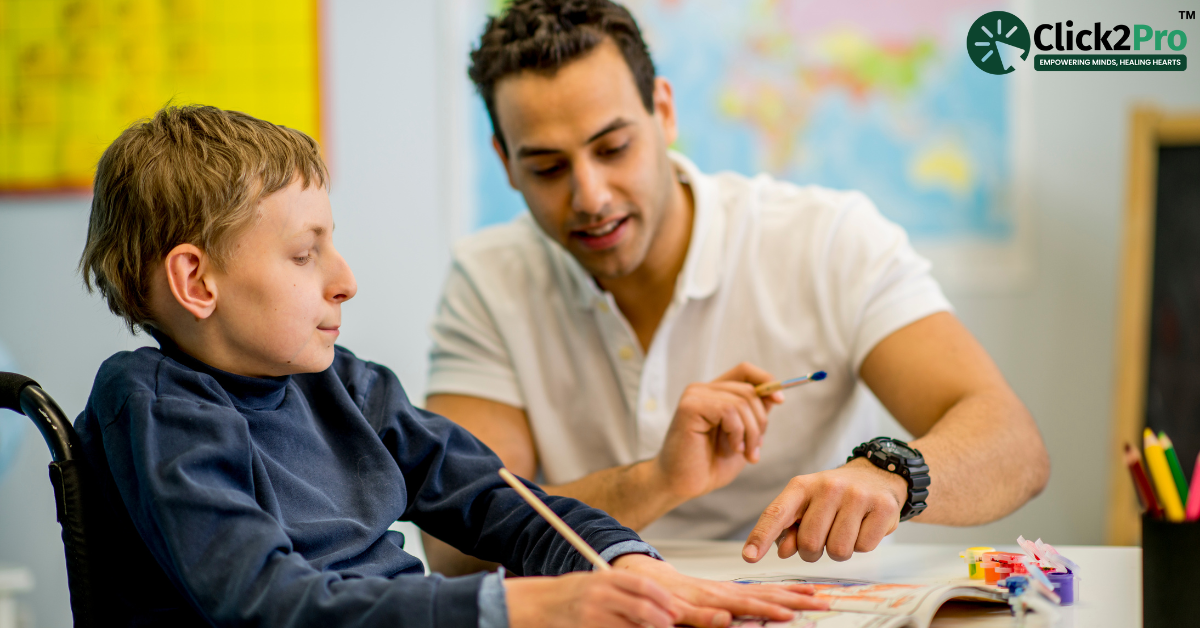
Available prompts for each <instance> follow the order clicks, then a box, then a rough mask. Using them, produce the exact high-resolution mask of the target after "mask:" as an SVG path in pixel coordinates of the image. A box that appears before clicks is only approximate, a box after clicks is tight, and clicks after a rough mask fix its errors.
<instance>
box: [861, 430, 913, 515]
mask: <svg viewBox="0 0 1200 628" xmlns="http://www.w3.org/2000/svg"><path fill="white" fill-rule="evenodd" d="M855 458H866V459H867V460H870V461H871V464H873V465H875V466H877V467H879V468H880V469H883V470H884V471H890V472H892V473H895V474H896V475H899V476H900V477H902V478H904V481H905V482H908V499H907V500H905V502H904V507H903V508H901V509H900V520H901V521H908V520H909V519H912V518H913V517H915V516H917V515H919V514H921V512H922V511H924V510H925V498H926V497H929V465H927V464H925V457H924V456H922V455H921V452H919V451H917V450H916V449H913V448H912V447H909V446H908V443H906V442H904V441H902V440H896V439H894V438H888V437H886V436H880V437H879V438H872V439H871V440H869V441H867V442H865V443H863V444H861V445H859V446H858V447H855V448H854V451H852V452H850V457H849V458H846V462H850V461H851V460H854V459H855Z"/></svg>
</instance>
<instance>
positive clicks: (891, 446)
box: [879, 440, 919, 458]
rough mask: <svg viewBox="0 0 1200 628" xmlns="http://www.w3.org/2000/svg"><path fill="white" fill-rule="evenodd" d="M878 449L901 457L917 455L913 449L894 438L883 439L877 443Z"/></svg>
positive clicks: (914, 456)
mask: <svg viewBox="0 0 1200 628" xmlns="http://www.w3.org/2000/svg"><path fill="white" fill-rule="evenodd" d="M879 450H880V451H882V452H884V453H886V454H895V455H897V456H900V457H901V458H916V457H918V456H919V454H917V452H915V451H913V449H912V447H909V446H907V445H905V444H903V443H899V442H896V441H894V440H887V441H883V442H882V443H880V444H879Z"/></svg>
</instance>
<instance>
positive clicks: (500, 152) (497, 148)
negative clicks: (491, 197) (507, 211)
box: [492, 135, 519, 191]
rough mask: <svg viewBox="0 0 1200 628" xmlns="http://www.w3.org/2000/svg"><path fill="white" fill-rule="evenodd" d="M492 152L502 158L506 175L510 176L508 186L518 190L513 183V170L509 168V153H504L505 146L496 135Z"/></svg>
mask: <svg viewBox="0 0 1200 628" xmlns="http://www.w3.org/2000/svg"><path fill="white" fill-rule="evenodd" d="M492 150H494V151H496V156H497V157H499V158H500V164H501V165H503V166H504V174H505V175H506V176H508V186H509V187H511V188H512V189H514V190H516V189H517V184H516V183H513V176H512V169H511V168H509V167H508V153H506V152H504V146H502V145H501V144H500V139H499V138H497V137H496V136H495V135H493V136H492ZM518 191H519V190H518Z"/></svg>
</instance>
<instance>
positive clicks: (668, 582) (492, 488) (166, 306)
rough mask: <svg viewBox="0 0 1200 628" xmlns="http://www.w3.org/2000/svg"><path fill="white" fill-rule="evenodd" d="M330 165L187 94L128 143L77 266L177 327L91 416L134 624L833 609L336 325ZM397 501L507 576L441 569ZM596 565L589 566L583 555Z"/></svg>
mask: <svg viewBox="0 0 1200 628" xmlns="http://www.w3.org/2000/svg"><path fill="white" fill-rule="evenodd" d="M328 180H329V175H328V172H327V170H326V168H325V164H324V163H323V162H322V160H321V157H320V153H319V149H318V147H317V144H316V143H315V142H314V141H313V140H312V139H311V138H309V137H307V136H306V135H304V134H303V133H300V132H298V131H295V130H291V129H287V128H285V127H281V126H276V125H273V124H270V123H268V122H265V121H262V120H258V119H255V118H252V117H250V116H247V115H245V114H241V113H237V112H231V111H223V110H220V109H216V108H212V107H199V106H196V107H192V106H189V107H169V108H166V109H163V110H162V111H160V112H158V113H157V114H156V115H155V116H154V117H153V119H151V120H148V121H144V122H142V123H138V124H136V125H134V126H132V127H130V128H129V129H128V130H126V131H125V132H124V133H122V135H121V136H120V137H119V138H118V139H117V140H116V141H115V142H114V143H113V144H112V146H110V147H109V148H108V150H107V151H106V152H105V153H104V156H103V157H102V158H101V160H100V163H99V166H98V168H97V173H96V183H95V196H94V198H93V201H92V213H91V221H90V224H89V228H88V238H87V245H86V248H85V250H84V253H83V256H82V259H81V261H80V269H81V271H82V273H83V276H84V280H85V283H86V284H87V286H88V288H89V289H95V290H97V291H99V292H100V293H101V294H102V295H103V297H104V298H105V300H106V301H107V303H108V306H109V308H110V309H111V310H112V311H113V313H114V314H116V315H118V316H120V317H121V318H123V319H124V320H125V322H126V323H127V324H128V325H129V327H130V329H131V330H137V329H142V330H144V331H147V332H148V333H150V334H151V335H152V336H153V337H154V339H155V340H156V341H157V342H158V343H159V345H160V348H159V349H153V348H148V347H147V348H142V349H138V350H137V351H132V352H122V353H118V354H116V355H114V356H113V357H111V358H109V359H108V360H107V361H105V362H104V364H103V365H102V366H101V367H100V370H99V373H98V374H97V376H96V381H95V384H94V386H93V389H92V392H91V395H90V397H89V399H88V403H87V406H86V408H85V410H84V412H83V413H82V414H81V415H80V416H79V418H78V419H77V420H76V422H75V427H76V430H77V431H78V432H79V434H80V438H81V441H82V443H83V445H84V450H85V453H86V455H87V458H88V460H89V462H90V463H91V465H92V466H93V467H94V468H95V470H96V474H97V476H98V479H99V485H100V488H101V493H102V497H103V501H104V507H105V510H106V512H105V514H106V517H105V521H104V530H103V535H104V538H107V539H111V543H110V547H109V548H108V549H107V553H106V554H105V555H104V556H101V557H98V560H99V561H100V563H101V564H100V565H99V569H98V571H99V573H100V574H101V577H102V578H104V579H105V581H106V582H108V583H109V584H110V586H111V587H112V588H113V589H114V596H113V597H114V598H115V599H112V600H109V604H110V605H111V606H112V607H113V612H114V613H115V616H113V617H111V618H109V619H110V620H111V622H112V623H114V624H136V625H172V626H174V625H192V624H199V625H206V624H207V625H241V624H253V625H260V626H341V625H354V626H376V625H377V626H390V627H394V626H464V627H467V626H469V627H472V628H474V627H476V626H479V627H485V626H486V627H488V628H492V627H503V626H513V627H514V628H515V627H518V626H656V627H665V626H670V625H673V624H675V623H686V624H692V625H701V626H720V625H725V624H727V623H729V621H730V618H731V616H732V615H754V616H762V617H768V618H771V619H775V620H784V619H787V618H789V617H791V615H792V612H791V609H804V608H820V607H822V606H823V605H822V604H821V603H820V602H818V601H817V600H815V599H814V598H812V597H810V596H809V595H807V593H811V589H809V588H805V587H791V588H788V587H744V586H739V585H734V584H730V583H716V582H709V581H703V580H698V579H693V578H688V577H685V576H682V575H680V574H679V573H678V572H676V571H675V570H674V569H673V568H672V567H671V566H670V565H668V564H666V563H664V562H662V561H661V560H659V559H658V558H657V554H656V553H655V551H654V549H653V548H652V547H650V546H649V545H647V544H645V543H644V542H642V541H641V539H639V538H638V536H637V535H636V534H635V533H633V532H632V531H631V530H629V529H627V528H624V527H622V526H621V525H619V524H618V523H617V522H616V521H615V520H613V519H611V518H610V517H608V516H607V515H606V514H604V513H603V512H601V511H599V510H596V509H593V508H589V507H587V506H586V505H584V504H582V503H581V502H578V501H575V500H572V499H569V498H564V497H551V496H547V495H545V494H544V493H542V492H541V491H540V489H538V488H537V487H536V486H534V485H532V484H528V486H529V487H530V489H531V490H533V491H535V492H536V493H537V494H538V496H539V497H540V498H541V499H543V500H544V501H545V502H546V503H547V504H548V505H549V506H550V508H552V509H553V510H554V511H555V512H556V513H557V514H558V515H559V516H560V517H562V519H564V520H565V521H566V522H567V523H568V524H569V525H570V526H571V527H572V528H573V529H574V530H575V531H577V532H578V533H579V535H580V536H581V537H582V538H583V539H585V540H586V541H587V542H588V543H589V544H590V545H591V546H592V547H594V548H595V549H596V550H597V551H599V552H600V554H601V555H602V556H603V558H604V559H605V560H607V561H609V562H610V563H612V565H613V567H614V569H613V570H611V571H606V572H591V571H590V569H591V566H590V565H589V563H588V562H587V560H586V559H585V558H584V557H583V556H582V555H580V554H579V553H578V552H577V551H576V550H575V549H573V548H572V547H571V546H570V545H569V544H568V543H567V542H566V540H564V539H563V538H562V537H560V536H559V535H558V534H557V533H555V532H554V530H553V529H552V528H551V527H550V526H549V525H548V524H547V523H546V522H545V521H544V520H542V519H541V518H540V517H539V516H538V515H537V514H536V513H535V511H534V510H533V509H532V508H531V507H529V506H528V505H527V504H526V503H525V502H524V501H523V500H522V498H521V497H520V496H518V495H517V493H516V492H515V491H514V490H513V489H512V488H510V487H509V486H507V485H506V484H505V483H504V481H503V480H502V479H501V478H500V476H499V475H498V474H497V471H498V470H499V469H500V467H501V463H500V460H499V458H497V457H496V456H495V455H494V454H493V453H492V452H491V451H490V450H489V449H487V448H486V447H485V446H484V445H483V444H482V443H480V442H479V441H478V440H476V439H475V438H474V437H473V436H471V435H470V434H469V433H468V432H466V431H465V430H463V429H461V428H459V427H458V426H457V425H455V424H453V423H451V422H450V421H447V420H445V419H443V418H442V417H440V416H437V415H434V414H430V413H428V412H425V411H423V410H420V409H418V408H415V407H413V406H412V405H411V404H410V403H409V400H408V398H407V397H406V395H405V393H404V390H403V388H402V387H401V385H400V382H399V381H398V380H397V378H396V376H395V375H394V374H393V373H392V372H391V371H390V370H388V369H387V368H385V367H383V366H380V365H378V364H373V363H370V362H365V361H363V360H360V359H358V358H357V357H355V356H354V354H353V353H351V352H350V351H348V350H346V349H343V348H341V347H338V346H336V345H335V341H336V340H337V337H338V330H339V327H340V325H341V306H342V304H343V303H344V302H346V301H348V300H350V299H351V298H353V297H354V295H355V292H356V291H357V286H356V284H355V281H354V275H353V273H352V272H351V270H350V268H349V266H348V265H347V264H346V261H345V260H344V259H343V258H342V256H341V255H340V254H339V253H338V251H337V249H336V248H335V247H334V244H333V230H334V222H333V217H332V212H331V207H330V203H329V196H328V193H327V190H328V182H329V181H328ZM397 519H403V520H408V521H413V522H415V523H416V524H418V525H419V526H421V527H422V528H423V529H424V530H426V531H428V532H430V533H431V534H433V535H435V536H437V537H439V538H440V539H442V540H444V541H446V542H447V543H449V544H451V545H453V546H455V547H456V548H458V549H459V550H461V551H464V552H466V553H468V554H472V555H475V556H477V557H479V558H482V559H485V560H489V561H496V562H499V563H501V564H503V565H504V566H505V567H506V568H507V569H508V571H509V572H510V574H511V575H517V576H553V577H542V578H508V579H505V578H504V577H503V574H502V573H493V574H482V573H481V574H476V575H473V576H466V577H462V578H445V577H442V576H440V575H437V574H433V575H430V576H426V575H424V568H423V566H422V565H421V563H420V561H419V560H417V559H416V558H415V557H413V556H411V555H409V554H408V553H406V552H405V551H404V537H403V535H401V534H399V533H397V532H394V531H389V530H388V527H389V526H390V525H391V524H392V523H393V522H394V521H396V520H397ZM572 572H580V573H572Z"/></svg>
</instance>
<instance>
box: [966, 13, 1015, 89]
mask: <svg viewBox="0 0 1200 628" xmlns="http://www.w3.org/2000/svg"><path fill="white" fill-rule="evenodd" d="M993 29H994V30H993ZM1029 43H1030V38H1029V29H1028V28H1026V27H1025V23H1024V22H1022V21H1021V20H1020V18H1018V17H1017V16H1015V15H1013V14H1012V13H1009V12H1008V11H992V12H991V13H985V14H983V15H982V16H981V17H980V18H979V19H977V20H975V23H974V24H972V25H971V29H970V30H969V31H967V54H968V55H969V56H970V57H971V61H972V62H974V63H975V67H977V68H979V69H980V70H983V71H984V72H987V73H988V74H1008V73H1009V72H1012V71H1013V70H1015V69H1016V65H1015V63H1016V61H1017V59H1020V60H1022V61H1024V60H1025V58H1026V57H1028V56H1029Z"/></svg>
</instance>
